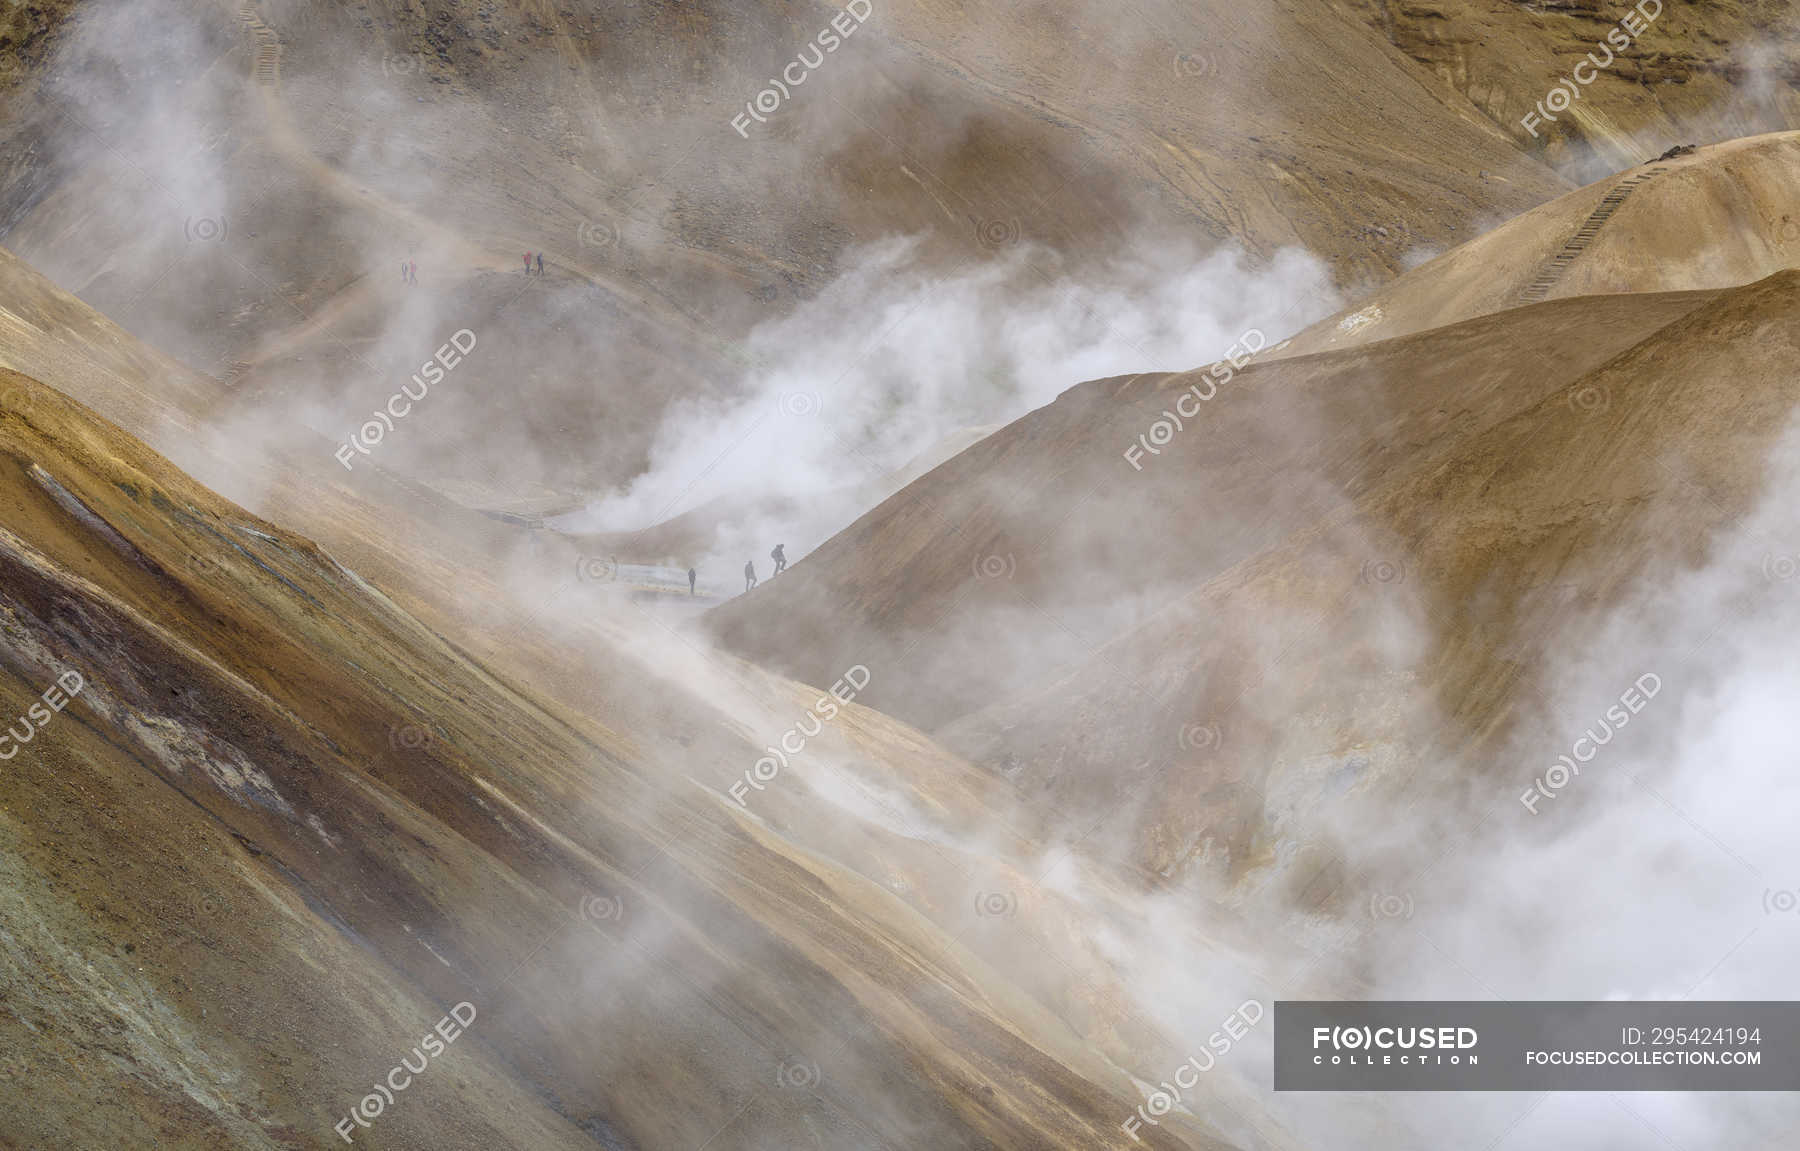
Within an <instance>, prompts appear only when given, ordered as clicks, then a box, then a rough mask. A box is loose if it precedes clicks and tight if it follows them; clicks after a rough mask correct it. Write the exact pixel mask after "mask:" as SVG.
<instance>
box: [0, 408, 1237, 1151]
mask: <svg viewBox="0 0 1800 1151" xmlns="http://www.w3.org/2000/svg"><path fill="white" fill-rule="evenodd" d="M0 382H3V383H4V388H0V393H4V395H5V396H6V398H7V399H6V403H5V406H4V408H0V509H4V512H3V515H0V527H3V528H4V534H0V611H3V613H4V621H5V627H6V630H7V640H8V642H7V645H6V647H5V649H4V650H5V656H4V659H5V675H4V676H3V677H0V701H3V702H4V704H5V706H6V707H8V708H10V709H12V710H11V711H10V712H8V714H21V713H23V712H24V710H25V707H26V705H27V703H28V702H29V700H30V698H31V697H33V696H36V695H39V694H40V693H41V692H42V691H43V690H44V688H45V687H47V686H48V685H49V683H50V682H51V681H52V680H53V679H54V678H55V677H56V676H57V675H59V674H61V673H63V672H64V671H65V670H66V669H68V668H75V669H78V670H79V671H80V672H81V674H82V675H83V676H84V677H85V679H86V680H87V685H86V687H85V688H84V690H83V691H82V692H81V694H80V695H79V697H78V698H77V699H76V700H75V701H74V702H73V703H72V704H69V705H68V707H67V710H65V711H62V712H61V713H60V714H57V715H55V716H53V717H52V719H51V720H50V723H49V724H48V725H47V726H46V727H45V728H44V729H43V730H42V731H41V732H39V733H38V734H37V735H36V737H35V738H34V739H33V740H32V742H31V743H30V744H28V745H27V746H26V747H25V748H23V749H22V751H21V754H19V755H18V756H17V757H15V758H13V759H11V760H10V761H9V762H8V763H7V768H6V770H5V771H4V772H0V813H3V816H0V829H3V830H0V842H4V845H5V850H4V851H3V852H0V860H3V861H4V863H3V865H0V866H4V867H5V868H6V869H7V871H8V873H9V876H10V878H9V882H8V884H7V888H8V890H9V891H10V892H12V893H13V894H14V898H13V899H12V900H11V901H10V902H9V903H8V905H7V914H8V925H9V926H8V932H7V936H6V938H7V939H8V940H9V944H8V946H9V947H10V948H12V949H13V951H15V952H16V954H15V955H14V960H15V961H14V962H13V963H11V964H9V965H8V966H6V967H5V968H0V971H3V972H5V973H6V974H4V975H0V978H4V979H5V980H6V998H7V1000H8V1002H9V1003H11V1004H13V1005H14V1010H13V1011H12V1012H11V1013H9V1015H8V1016H7V1022H6V1023H4V1024H0V1026H6V1027H9V1028H13V1029H15V1030H14V1033H13V1034H11V1035H9V1037H8V1047H9V1049H10V1050H13V1051H19V1052H22V1054H21V1055H19V1056H18V1058H19V1059H21V1060H23V1061H24V1072H25V1073H24V1074H10V1075H9V1076H8V1077H6V1078H4V1079H0V1100H3V1102H0V1129H3V1131H4V1134H5V1136H6V1138H8V1139H11V1140H13V1141H22V1142H24V1143H25V1144H27V1145H32V1144H37V1143H40V1142H42V1141H43V1140H45V1139H47V1138H53V1136H51V1135H49V1134H47V1132H51V1131H53V1130H57V1129H60V1128H61V1126H62V1125H65V1124H66V1125H67V1126H68V1128H69V1129H70V1130H84V1131H90V1132H93V1133H95V1135H94V1137H95V1138H96V1139H97V1140H99V1141H100V1142H102V1143H107V1144H112V1143H114V1142H115V1141H116V1140H117V1139H121V1138H122V1139H125V1141H127V1142H133V1143H142V1144H144V1145H149V1144H155V1145H158V1146H175V1147H180V1146H193V1147H199V1146H216V1145H218V1144H219V1143H221V1142H233V1143H236V1144H240V1145H259V1144H261V1145H271V1146H283V1145H292V1146H318V1145H323V1144H324V1143H326V1142H328V1141H330V1140H332V1139H334V1138H335V1136H334V1135H332V1133H331V1128H332V1126H333V1124H334V1123H336V1122H337V1121H338V1120H340V1119H341V1118H343V1116H344V1115H345V1114H347V1112H348V1110H349V1108H350V1107H352V1106H353V1105H354V1104H355V1102H356V1100H358V1099H361V1098H362V1097H363V1096H364V1095H365V1094H367V1093H368V1092H369V1090H370V1084H371V1083H372V1082H373V1081H374V1080H375V1079H376V1078H377V1077H380V1076H382V1075H384V1074H385V1073H386V1071H387V1069H388V1068H390V1067H392V1066H394V1065H395V1064H396V1063H397V1062H398V1061H399V1060H400V1059H401V1058H402V1057H403V1056H406V1055H408V1054H409V1053H410V1051H411V1048H412V1046H413V1045H414V1044H415V1043H416V1042H417V1041H418V1037H419V1036H420V1035H421V1034H423V1033H424V1031H425V1030H427V1029H428V1028H430V1027H431V1025H432V1024H433V1023H435V1022H436V1021H437V1020H438V1019H439V1017H440V1016H441V1015H442V1014H443V1012H444V1011H445V1010H447V1009H448V1008H449V1007H450V1006H452V1005H454V1004H456V1003H459V1002H462V1001H467V1002H469V1003H471V1004H473V1005H474V1006H475V1008H476V1010H477V1012H478V1016H477V1019H476V1022H475V1023H474V1024H473V1026H472V1027H471V1029H470V1031H469V1033H468V1036H467V1037H466V1038H464V1039H462V1040H461V1041H460V1042H459V1043H458V1044H457V1045H456V1046H454V1047H453V1048H451V1050H450V1052H449V1053H448V1054H446V1055H444V1056H443V1057H441V1062H439V1063H437V1064H434V1065H433V1067H432V1069H431V1070H430V1071H429V1072H427V1073H426V1074H425V1075H423V1076H421V1077H420V1079H419V1083H418V1085H417V1086H416V1087H414V1088H413V1089H412V1090H411V1091H409V1092H406V1093H404V1094H402V1095H401V1096H400V1097H399V1099H398V1102H397V1103H396V1104H395V1105H394V1106H393V1107H392V1108H391V1109H390V1110H389V1111H388V1113H387V1114H386V1115H385V1116H383V1117H382V1118H381V1119H380V1120H379V1121H378V1122H377V1124H376V1126H375V1128H374V1129H373V1130H372V1131H369V1132H361V1131H360V1129H358V1131H359V1137H360V1138H361V1139H362V1140H364V1141H366V1142H367V1143H368V1144H369V1145H373V1146H388V1145H394V1146H397V1145H415V1144H419V1143H425V1142H434V1143H442V1144H446V1145H455V1146H467V1145H472V1144H477V1143H479V1144H483V1145H492V1146H518V1147H542V1146H571V1147H573V1146H594V1145H598V1146H633V1147H692V1146H698V1145H701V1144H703V1143H704V1142H705V1141H706V1140H707V1139H709V1138H712V1137H714V1136H720V1137H722V1138H724V1139H726V1141H727V1142H726V1143H725V1145H729V1146H746V1147H749V1146H760V1145H765V1144H767V1145H776V1144H780V1143H781V1142H782V1141H783V1140H791V1139H793V1138H797V1137H802V1136H801V1135H800V1133H801V1132H803V1131H805V1130H807V1129H808V1128H809V1127H813V1128H815V1129H817V1128H818V1127H819V1126H820V1125H822V1126H823V1128H824V1129H828V1130H829V1131H831V1132H832V1133H833V1135H832V1138H833V1145H836V1146H845V1147H861V1146H870V1147H873V1146H883V1145H885V1146H914V1145H930V1146H943V1147H979V1146H1003V1147H1020V1148H1025V1147H1039V1146H1070V1145H1077V1144H1080V1145H1095V1144H1098V1143H1100V1142H1102V1141H1103V1140H1105V1139H1106V1138H1108V1137H1109V1132H1111V1131H1113V1130H1115V1129H1116V1127H1117V1123H1118V1121H1119V1116H1121V1115H1123V1114H1126V1113H1128V1112H1129V1110H1130V1106H1131V1104H1132V1103H1133V1102H1134V1101H1135V1097H1134V1095H1133V1093H1132V1089H1131V1087H1130V1085H1129V1081H1128V1080H1127V1079H1125V1078H1124V1077H1123V1075H1122V1074H1120V1073H1119V1072H1117V1071H1115V1070H1113V1069H1111V1068H1110V1066H1109V1065H1108V1063H1107V1062H1106V1061H1105V1060H1104V1059H1102V1058H1101V1057H1099V1056H1098V1055H1096V1054H1094V1053H1093V1052H1092V1051H1090V1050H1089V1049H1088V1048H1087V1047H1086V1045H1085V1044H1084V1043H1082V1042H1081V1041H1080V1040H1079V1039H1077V1038H1076V1037H1075V1036H1074V1034H1073V1033H1072V1032H1070V1031H1069V1030H1068V1028H1067V1026H1066V1025H1065V1024H1063V1023H1062V1022H1060V1021H1059V1020H1058V1019H1057V1018H1056V1017H1055V1016H1054V1015H1053V1014H1051V1013H1050V1012H1049V1011H1047V1010H1046V1009H1045V1008H1044V1007H1041V1006H1039V1005H1038V1004H1037V1002H1036V1001H1034V1000H1033V998H1032V997H1031V995H1029V994H1026V993H1023V992H1022V991H1020V990H1018V989H1016V988H1014V987H1012V986H1011V985H1009V983H1008V982H1007V979H1006V978H1005V977H1003V976H1001V975H1000V974H998V973H997V971H996V970H995V969H994V968H992V967H990V966H988V965H987V964H986V963H985V962H984V961H983V960H982V959H980V958H978V957H977V956H976V955H975V954H974V953H972V952H971V951H970V950H968V949H967V948H965V947H964V946H962V945H960V944H957V943H955V942H953V941H952V939H951V937H950V936H949V935H948V934H947V933H945V932H944V931H943V930H942V929H940V928H939V927H936V926H934V925H933V924H932V923H931V922H930V921H929V920H927V919H926V918H925V917H924V916H922V915H921V914H919V912H918V911H916V910H914V908H913V907H911V906H908V904H907V903H905V902H902V901H901V900H899V899H896V898H895V897H893V896H891V895H888V894H885V893H884V892H882V891H881V890H879V889H878V888H877V887H875V886H874V885H873V884H871V883H869V882H868V880H866V879H864V878H863V877H862V876H861V875H860V874H858V873H857V872H856V871H854V870H850V869H846V868H844V867H842V866H840V865H838V864H835V863H833V862H831V861H829V860H827V859H825V858H823V857H822V856H819V855H817V854H815V853H813V852H810V851H807V850H804V849H801V848H798V847H796V846H793V845H792V843H790V842H789V841H787V840H784V839H782V838H781V837H780V836H778V835H776V834H774V833H773V832H772V831H770V830H767V829H766V828H765V826H764V825H763V824H762V823H761V822H760V821H759V820H757V819H755V818H752V817H750V816H747V815H744V814H741V813H739V812H738V811H737V810H736V807H735V805H732V804H730V803H729V802H728V801H725V800H723V799H722V798H720V797H719V796H718V795H717V794H716V793H714V794H711V795H708V794H706V793H704V792H699V791H697V790H696V789H695V788H694V785H693V783H692V782H689V781H688V780H687V779H686V778H685V777H684V773H683V772H682V771H681V770H680V768H679V766H678V765H676V764H671V763H666V762H662V761H660V760H652V759H649V758H646V752H644V751H643V750H642V749H641V748H640V746H639V744H638V741H637V740H635V739H633V738H632V737H631V735H630V734H629V733H621V732H617V731H615V730H612V729H610V728H608V727H606V726H603V725H602V724H601V723H599V722H596V721H595V720H594V719H592V718H588V717H583V716H578V715H576V714H574V713H572V712H570V711H568V710H566V709H564V708H562V707H561V706H560V705H557V704H555V703H552V702H546V701H542V700H539V699H537V698H534V697H533V696H532V695H530V694H529V693H527V692H525V691H523V690H521V689H520V688H518V687H517V686H514V685H513V684H512V683H510V682H509V681H508V680H506V679H504V678H501V677H499V676H497V675H496V674H495V673H494V672H493V671H490V670H489V669H487V668H484V667H483V666H481V665H479V664H476V663H474V662H472V661H471V660H470V659H469V658H468V657H467V656H465V655H464V654H462V652H461V650H460V649H459V648H457V647H455V646H452V645H451V644H450V643H449V642H447V641H446V640H445V639H443V638H441V637H439V636H438V635H437V634H436V633H434V632H433V631H431V630H430V629H429V628H427V627H425V626H423V625H421V624H420V623H419V622H417V621H416V620H415V619H414V618H413V617H411V616H409V615H408V614H406V613H405V612H403V611H401V610H400V609H398V608H397V607H395V606H394V605H393V604H392V603H391V602H390V601H389V600H388V599H387V598H386V597H385V596H383V595H382V594H381V593H380V592H378V591H376V590H374V589H373V588H372V587H370V586H369V585H368V584H366V583H365V582H363V581H362V580H361V579H359V578H357V577H356V576H354V575H352V574H351V573H350V572H348V571H347V570H345V569H344V568H342V567H340V566H339V565H338V564H337V563H336V562H335V561H334V560H332V559H331V558H330V557H329V556H327V555H326V554H325V553H323V552H321V551H320V550H319V549H318V548H316V547H315V546H313V545H312V544H310V543H308V542H307V541H305V540H304V539H301V538H299V537H296V536H293V535H290V534H288V533H286V532H284V531H282V530H280V529H279V528H277V527H275V526H274V525H272V524H269V523H267V522H265V521H262V520H260V519H258V518H256V517H254V516H251V515H249V514H248V513H246V512H244V511H242V510H241V509H238V508H236V507H234V506H232V505H231V504H229V503H228V502H226V501H224V500H222V499H220V498H218V497H217V496H215V495H213V494H211V493H209V492H207V491H206V490H205V489H203V488H201V487H199V486H198V485H197V484H194V483H193V482H192V481H191V480H189V479H187V478H186V477H185V476H183V475H182V474H181V473H179V472H178V471H176V470H175V469H174V468H172V467H171V466H169V465H168V464H167V463H166V462H165V461H162V460H161V459H159V458H157V457H156V456H155V455H153V454H151V453H149V452H148V451H146V450H145V449H144V448H142V447H141V445H138V444H136V443H135V442H134V441H133V440H131V439H130V437H128V436H126V435H124V434H122V433H121V432H119V431H118V430H116V429H114V428H112V427H110V426H109V425H107V424H105V423H104V422H103V421H101V420H99V419H97V418H96V417H94V416H93V414H92V413H90V412H87V411H86V410H84V409H82V408H81V407H79V406H78V405H76V404H74V403H73V402H71V401H69V400H67V399H66V398H63V397H61V396H59V395H57V394H56V393H53V392H51V391H49V390H48V389H46V388H44V387H42V386H41V385H39V384H37V383H35V382H34V381H31V380H29V379H27V378H25V377H23V376H19V375H16V374H12V373H7V374H5V375H4V377H3V380H0ZM851 710H852V712H853V713H854V712H855V710H856V709H851ZM687 722H689V723H692V722H693V717H690V718H689V720H688V721H687ZM846 722H847V723H848V724H850V728H849V730H850V731H852V732H855V733H857V734H856V736H855V738H857V739H859V740H864V741H873V742H875V743H877V744H878V743H879V742H880V741H882V740H883V739H885V738H888V737H886V736H884V735H883V734H881V733H882V732H883V731H884V730H885V729H884V723H885V721H882V720H880V718H879V717H872V718H871V719H869V720H867V721H859V720H857V719H855V718H854V715H853V716H852V717H851V718H850V719H849V720H847V721H846ZM837 738H840V737H839V736H836V735H834V736H833V739H837ZM704 745H705V746H708V747H709V748H710V747H715V746H716V747H720V748H724V747H729V748H730V749H731V751H730V753H729V755H724V754H723V753H721V757H722V758H723V759H724V760H725V761H726V762H727V763H728V764H729V769H730V770H733V771H736V770H739V769H740V765H743V764H747V763H749V762H750V761H751V760H752V759H754V757H755V756H756V755H757V754H758V752H757V751H756V748H755V744H753V743H751V742H749V741H747V740H742V739H739V738H736V737H733V736H731V735H729V734H725V733H721V734H719V735H707V736H706V737H705V739H704ZM820 754H821V755H824V754H827V753H826V752H825V751H821V753H820ZM907 754H913V755H917V754H919V752H918V751H917V750H915V751H913V752H909V753H907ZM693 767H694V769H695V770H700V768H701V765H699V764H696V765H693ZM715 770H716V769H715ZM793 786H794V787H795V788H799V787H801V786H802V785H800V784H799V783H794V784H793ZM775 810H776V809H774V808H770V809H769V810H768V814H770V815H774V814H775ZM842 826H843V824H842V821H840V828H841V827H842ZM865 850H867V849H866V848H865ZM888 865H889V866H902V867H903V866H904V853H901V854H897V855H893V856H890V858H889V860H888ZM944 894H945V896H946V897H947V898H949V899H954V900H955V901H956V902H957V903H958V904H961V905H965V906H966V900H965V899H964V898H963V896H962V894H961V893H960V892H954V891H953V892H948V893H944ZM102 956H105V958H102ZM108 1036H123V1037H125V1038H123V1039H120V1040H118V1041H115V1040H114V1039H112V1038H105V1037H108ZM789 1065H795V1066H801V1065H804V1066H817V1067H818V1068H820V1070H821V1072H822V1073H823V1075H824V1076H825V1078H824V1079H823V1080H822V1081H821V1082H819V1083H817V1084H814V1085H812V1088H813V1089H812V1090H810V1091H808V1090H801V1091H798V1092H795V1091H791V1090H784V1089H782V1088H780V1087H778V1086H774V1084H775V1083H776V1081H777V1079H778V1077H779V1076H781V1075H783V1074H786V1073H784V1072H782V1070H781V1069H782V1068H783V1067H786V1066H789ZM51 1067H54V1068H55V1069H56V1074H46V1073H45V1071H46V1070H47V1069H49V1068H51ZM801 1074H802V1076H803V1078H804V1075H805V1073H804V1072H801ZM699 1084H705V1085H707V1089H706V1090H699V1089H698V1085H699ZM1182 1126H1183V1127H1185V1128H1186V1130H1185V1134H1182V1135H1180V1136H1179V1138H1182V1139H1185V1140H1186V1141H1187V1145H1190V1146H1205V1145H1208V1142H1207V1139H1206V1137H1205V1136H1204V1135H1202V1134H1200V1133H1199V1128H1198V1127H1197V1126H1194V1125H1187V1124H1183V1125H1182ZM1179 1129H1180V1128H1171V1127H1168V1126H1165V1127H1164V1128H1163V1130H1162V1131H1161V1132H1159V1133H1157V1134H1156V1135H1155V1136H1154V1138H1153V1142H1152V1145H1161V1146H1169V1147H1173V1146H1176V1145H1177V1142H1176V1141H1175V1140H1176V1139H1177V1138H1178V1136H1177V1135H1175V1134H1172V1133H1171V1132H1172V1131H1175V1130H1179ZM721 1133H726V1134H723V1135H721Z"/></svg>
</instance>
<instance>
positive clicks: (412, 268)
mask: <svg viewBox="0 0 1800 1151" xmlns="http://www.w3.org/2000/svg"><path fill="white" fill-rule="evenodd" d="M406 274H407V275H409V276H411V277H412V282H413V283H414V284H417V283H418V282H419V262H418V261H417V260H408V261H407V263H406Z"/></svg>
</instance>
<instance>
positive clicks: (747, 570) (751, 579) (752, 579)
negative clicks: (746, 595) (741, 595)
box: [744, 560, 756, 591]
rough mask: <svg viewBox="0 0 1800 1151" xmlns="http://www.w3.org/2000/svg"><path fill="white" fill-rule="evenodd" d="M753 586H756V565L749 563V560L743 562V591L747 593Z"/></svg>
mask: <svg viewBox="0 0 1800 1151" xmlns="http://www.w3.org/2000/svg"><path fill="white" fill-rule="evenodd" d="M755 586H756V564H755V563H753V562H751V561H750V560H745V561H744V590H745V591H749V590H750V589H751V588H753V587H755Z"/></svg>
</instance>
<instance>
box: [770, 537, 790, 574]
mask: <svg viewBox="0 0 1800 1151" xmlns="http://www.w3.org/2000/svg"><path fill="white" fill-rule="evenodd" d="M786 546H787V545H786V544H776V545H775V550H774V551H772V552H770V553H769V558H770V559H772V560H774V561H775V570H774V571H773V572H771V573H770V575H769V578H770V579H774V578H775V577H776V576H778V575H780V574H781V573H782V572H784V571H786V570H787V553H786V552H784V551H782V550H781V549H782V548H784V547H786Z"/></svg>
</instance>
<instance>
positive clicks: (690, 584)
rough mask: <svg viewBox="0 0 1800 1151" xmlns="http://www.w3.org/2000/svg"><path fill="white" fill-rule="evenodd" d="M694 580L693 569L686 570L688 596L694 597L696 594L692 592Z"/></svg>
mask: <svg viewBox="0 0 1800 1151" xmlns="http://www.w3.org/2000/svg"><path fill="white" fill-rule="evenodd" d="M695 578H696V577H695V576H694V569H693V568H689V569H688V594H689V595H694V594H696V593H695V591H694V579H695Z"/></svg>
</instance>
